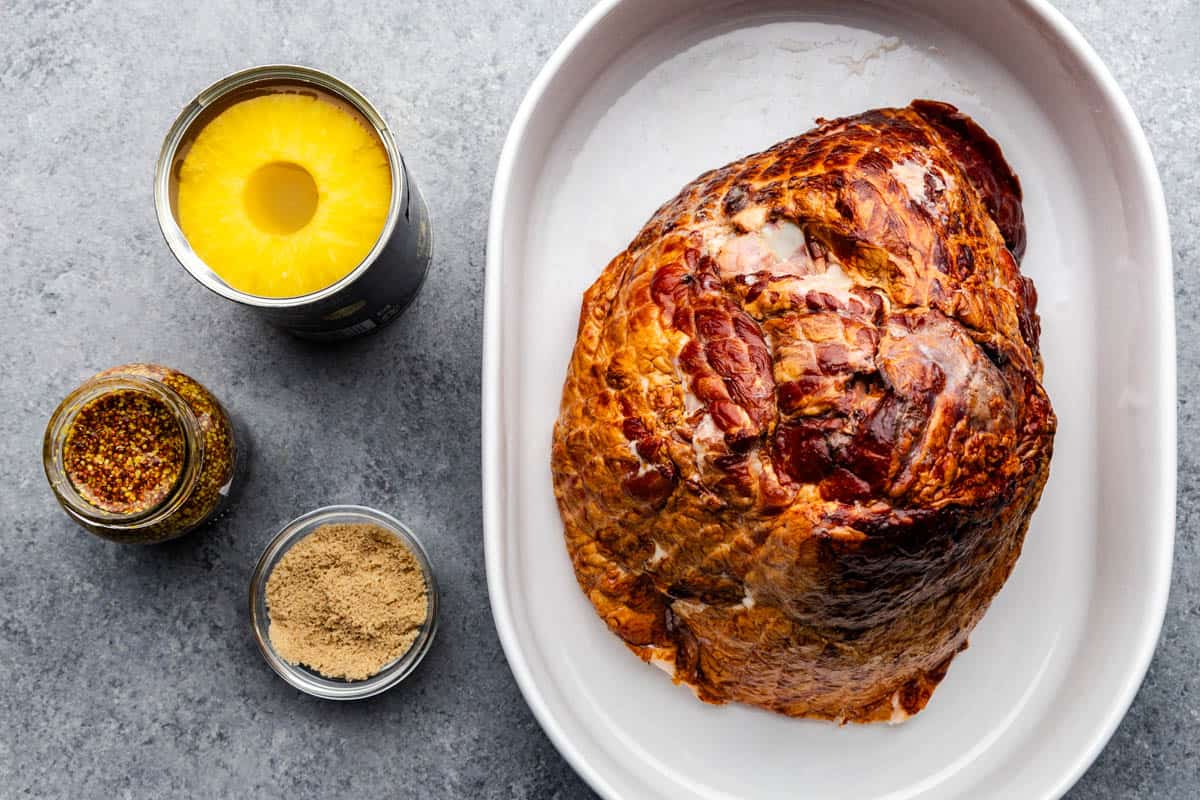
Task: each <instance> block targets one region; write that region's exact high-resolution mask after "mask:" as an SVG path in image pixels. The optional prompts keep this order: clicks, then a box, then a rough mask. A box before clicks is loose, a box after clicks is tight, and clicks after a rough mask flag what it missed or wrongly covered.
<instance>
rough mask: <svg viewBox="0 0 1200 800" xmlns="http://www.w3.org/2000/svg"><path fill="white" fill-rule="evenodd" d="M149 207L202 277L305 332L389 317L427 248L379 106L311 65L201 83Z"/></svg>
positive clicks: (405, 300) (406, 296) (412, 284)
mask: <svg viewBox="0 0 1200 800" xmlns="http://www.w3.org/2000/svg"><path fill="white" fill-rule="evenodd" d="M155 205H156V207H157V209H158V217H159V225H160V227H161V228H162V230H163V235H164V237H165V238H166V240H167V243H168V245H169V246H170V247H171V250H172V251H173V252H174V253H175V256H176V258H178V259H179V261H180V262H181V263H182V264H183V266H184V267H185V268H186V269H187V270H188V272H189V273H191V275H192V276H193V277H194V278H196V279H197V280H198V281H200V282H201V283H203V284H204V285H205V286H207V287H208V288H209V289H211V290H213V291H214V292H217V293H218V294H221V295H223V296H225V297H227V298H229V299H231V300H235V301H237V302H239V303H242V304H245V305H249V306H253V307H255V308H257V309H258V310H259V311H260V312H262V313H263V314H264V315H265V316H267V317H268V319H270V321H272V322H274V323H276V324H278V325H280V326H282V327H284V328H287V329H289V330H291V331H293V332H295V333H298V334H300V335H302V336H306V337H308V338H314V339H340V338H346V337H349V336H356V335H359V334H361V333H367V332H369V331H372V330H375V329H376V328H378V327H380V326H382V325H384V324H386V323H387V322H389V321H390V320H392V319H394V318H395V317H397V316H398V315H399V314H400V312H401V311H403V309H404V308H405V307H406V306H407V305H408V304H409V303H410V302H411V301H412V299H413V298H414V297H415V295H416V293H417V291H418V289H419V288H420V285H421V283H422V280H423V278H424V275H425V272H426V270H427V268H428V264H429V261H430V258H431V248H432V245H431V232H430V227H429V220H428V212H427V211H426V208H425V204H424V201H423V200H422V198H421V195H420V193H419V192H418V191H417V188H416V186H415V185H414V184H413V183H412V179H411V176H410V175H409V174H408V172H407V169H406V168H405V165H404V161H403V159H402V158H401V157H400V154H399V151H398V150H397V149H396V145H395V142H394V140H393V139H392V136H391V133H390V131H389V130H388V128H387V125H386V124H385V123H384V121H383V119H382V117H381V116H380V115H379V112H378V111H376V110H375V108H374V107H373V106H371V105H370V103H368V102H367V101H366V99H365V98H363V97H362V95H360V94H359V93H358V92H357V91H355V90H354V89H353V88H351V87H350V86H349V85H347V84H345V83H343V82H342V81H340V80H338V79H336V78H334V77H332V76H330V75H327V74H325V73H322V72H319V71H317V70H313V69H310V68H307V67H295V66H269V67H255V68H252V69H249V70H244V71H242V72H239V73H235V74H233V75H230V76H228V77H227V78H224V79H222V80H221V81H218V82H217V83H215V84H213V85H212V86H210V87H209V88H208V89H206V90H205V91H204V92H202V93H201V94H200V95H199V96H198V97H197V98H196V100H194V101H193V102H192V104H190V105H189V106H188V107H187V108H185V109H184V111H183V113H182V114H181V115H180V117H179V119H177V120H176V122H175V125H174V126H173V127H172V129H171V131H170V132H169V133H168V135H167V139H166V142H165V143H164V145H163V152H162V154H161V155H160V157H159V164H158V170H157V172H156V175H155Z"/></svg>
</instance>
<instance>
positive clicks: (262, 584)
mask: <svg viewBox="0 0 1200 800" xmlns="http://www.w3.org/2000/svg"><path fill="white" fill-rule="evenodd" d="M332 523H351V524H355V523H357V524H364V523H365V524H368V525H378V526H379V527H381V528H384V529H386V530H388V531H391V532H392V533H393V534H395V535H396V537H397V538H399V539H400V541H402V542H404V544H405V545H407V546H408V548H409V550H411V551H412V554H413V557H414V558H416V560H417V563H418V564H419V565H420V566H421V572H422V573H423V574H424V576H425V589H426V593H427V596H428V598H429V610H428V612H427V613H426V615H425V622H424V624H423V625H421V630H420V631H419V632H418V633H417V638H416V640H415V641H414V642H413V643H412V647H410V648H408V650H407V651H405V653H404V654H403V655H402V656H400V657H399V658H397V659H396V660H395V661H392V662H391V663H389V664H386V665H385V666H384V667H383V669H381V670H380V671H379V672H377V673H375V674H374V675H372V676H371V677H369V678H366V679H365V680H361V681H345V680H338V679H333V678H326V677H325V676H324V675H321V674H320V673H318V672H315V671H314V670H310V669H308V668H307V667H305V666H303V665H300V664H290V663H288V662H287V661H285V660H284V659H283V657H282V656H280V655H279V654H278V653H277V652H275V648H274V647H273V646H272V645H271V637H270V634H269V628H270V623H271V620H270V616H269V614H268V612H267V579H268V578H270V576H271V572H272V571H273V570H274V569H275V565H276V564H278V563H279V559H281V558H283V554H284V553H286V552H287V551H288V550H289V549H290V548H291V546H292V545H294V544H296V543H297V542H299V541H300V540H301V539H303V538H304V537H305V536H307V535H308V534H310V533H312V532H313V530H315V529H316V528H318V527H319V526H321V525H329V524H332ZM437 620H438V589H437V581H436V580H435V579H434V577H433V568H432V567H431V566H430V564H429V556H428V554H426V552H425V548H423V547H422V546H421V543H420V542H419V541H418V540H417V537H416V536H415V535H413V532H412V531H410V530H409V529H408V528H407V527H405V526H404V524H403V523H402V522H400V521H399V520H398V519H396V518H395V517H392V516H390V515H388V514H385V513H383V512H382V511H377V510H375V509H373V508H367V507H365V506H325V507H324V508H318V509H317V510H316V511H310V512H309V513H307V514H305V515H303V516H300V517H297V518H296V519H294V520H292V521H291V522H289V523H288V524H287V525H285V526H284V527H283V530H281V531H279V533H277V534H275V538H273V539H272V540H271V543H270V544H268V545H267V547H266V549H265V550H264V551H263V554H262V557H260V558H259V559H258V566H256V567H255V568H254V576H253V577H252V578H251V579H250V621H251V625H252V627H253V629H254V638H255V640H257V642H258V649H259V650H261V651H262V654H263V658H265V659H266V660H267V663H268V664H270V665H271V669H273V670H275V672H277V673H278V674H279V677H281V678H283V679H284V680H285V681H287V682H288V683H290V684H291V685H292V686H294V687H296V688H297V689H299V690H300V691H302V692H305V693H307V694H310V695H312V696H313V697H323V698H325V699H327V700H361V699H363V698H365V697H372V696H374V695H377V694H379V693H380V692H384V691H387V690H388V689H390V688H392V687H393V686H395V685H396V684H397V683H399V682H400V681H402V680H404V679H405V678H407V677H408V676H409V675H410V674H411V673H412V671H413V670H414V669H416V668H417V665H418V664H420V663H421V659H423V658H424V657H425V654H426V653H428V652H429V648H430V646H431V645H432V644H433V637H434V634H435V633H437Z"/></svg>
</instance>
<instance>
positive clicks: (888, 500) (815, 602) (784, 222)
mask: <svg viewBox="0 0 1200 800" xmlns="http://www.w3.org/2000/svg"><path fill="white" fill-rule="evenodd" d="M818 122H819V126H818V127H817V128H815V129H814V130H812V131H810V132H808V133H806V134H804V135H802V136H799V137H796V138H794V139H789V140H788V141H785V142H781V143H780V144H777V145H776V146H774V147H772V148H771V149H769V150H767V151H765V152H763V153H759V154H757V155H753V156H750V157H748V158H745V159H742V160H741V161H737V162H735V163H733V164H729V165H728V166H725V167H722V168H721V169H718V170H714V171H712V172H708V173H705V174H704V175H701V176H700V177H699V178H697V179H696V180H695V181H693V182H692V183H690V184H689V185H688V186H686V187H684V189H683V191H682V192H680V193H679V195H678V196H677V197H675V198H674V199H673V200H671V201H670V202H668V203H667V204H666V205H664V206H663V207H662V208H660V209H659V210H658V212H657V213H655V215H654V217H653V218H652V219H651V220H650V221H649V222H648V223H647V224H646V226H645V227H644V228H643V229H642V230H641V232H640V233H638V235H637V237H636V238H634V240H633V242H632V243H631V244H630V245H629V247H628V249H626V250H625V251H624V252H623V253H621V254H619V255H618V256H617V257H616V258H614V259H613V260H612V261H611V262H610V263H609V265H608V266H607V267H606V268H605V269H604V271H603V273H602V274H601V275H600V277H599V279H598V280H597V281H596V282H595V284H594V285H592V287H591V288H590V289H588V291H587V292H586V294H585V295H584V299H583V309H582V312H581V314H580V321H579V333H578V339H577V341H576V345H575V350H574V355H573V357H572V360H571V363H570V367H569V370H568V374H567V379H566V384H565V386H564V388H563V397H562V408H561V414H560V416H559V419H558V422H557V424H556V425H555V428H554V439H553V453H552V470H553V480H554V489H555V494H556V497H557V499H558V505H559V509H560V511H561V514H562V519H563V523H564V525H565V533H566V544H567V549H568V551H569V553H570V556H571V559H572V562H573V565H574V569H575V574H576V576H577V578H578V580H579V585H580V586H581V588H582V589H583V591H584V593H585V594H586V595H587V597H588V599H589V600H590V601H591V602H592V604H593V605H594V606H595V608H596V611H597V612H598V613H599V614H600V616H601V618H602V619H603V620H604V621H605V622H606V623H607V624H608V627H609V628H610V629H611V630H612V631H613V632H614V633H615V634H617V635H618V636H620V637H621V639H623V640H624V642H625V644H626V645H628V646H629V648H630V649H631V650H633V652H634V653H636V654H638V655H639V656H640V657H641V658H642V659H644V660H646V661H649V662H653V663H656V664H657V665H659V666H661V667H663V668H665V669H666V670H667V671H668V672H669V673H671V674H672V675H673V676H674V679H675V680H676V682H683V683H686V684H688V685H690V686H691V687H692V688H693V689H694V691H695V692H696V694H697V695H698V696H699V697H700V698H701V699H702V700H706V701H709V702H715V703H721V702H727V701H736V702H741V703H750V704H753V705H756V706H761V707H763V708H767V709H770V710H772V711H777V712H780V713H783V714H788V715H792V716H801V717H817V718H824V719H832V720H838V721H852V722H872V721H893V722H895V721H900V720H903V719H905V718H907V717H908V716H910V715H912V714H915V713H916V712H918V711H920V710H921V709H922V708H923V707H924V706H925V704H926V702H927V701H928V700H929V697H930V695H931V693H932V692H933V690H934V688H935V687H936V686H937V684H938V682H939V681H941V680H942V678H943V676H945V674H946V670H947V668H948V667H949V666H950V662H951V660H952V659H953V658H954V655H955V654H956V653H958V652H959V651H961V650H962V649H963V648H965V647H966V646H967V637H968V635H969V634H970V632H971V630H972V628H974V627H975V625H976V624H977V623H978V622H979V620H980V618H981V617H982V616H983V614H984V612H985V611H986V609H987V607H988V604H989V603H990V602H991V600H992V598H993V596H994V595H995V594H996V592H997V591H999V589H1000V587H1001V586H1002V585H1003V583H1004V581H1005V579H1006V578H1007V577H1008V575H1009V573H1010V571H1011V570H1012V568H1013V564H1014V563H1015V561H1016V559H1017V556H1018V555H1019V553H1020V551H1021V544H1022V541H1023V540H1024V537H1025V532H1026V530H1027V528H1028V526H1029V519H1030V516H1031V515H1032V514H1033V511H1034V508H1035V506H1036V505H1037V502H1038V498H1039V496H1040V495H1041V491H1042V487H1043V485H1044V484H1045V482H1046V476H1047V473H1048V470H1049V465H1050V454H1051V448H1052V443H1053V438H1054V430H1055V417H1054V412H1053V410H1052V409H1051V406H1050V401H1049V399H1048V398H1047V396H1046V393H1045V391H1044V390H1043V388H1042V385H1041V377H1042V360H1041V356H1040V353H1039V349H1038V336H1039V322H1038V316H1037V313H1036V309H1035V306H1036V303H1037V295H1036V293H1035V291H1034V287H1033V284H1032V282H1031V281H1030V280H1029V279H1028V278H1026V277H1024V276H1023V275H1022V274H1021V272H1020V270H1019V268H1018V265H1017V264H1018V259H1020V258H1021V256H1022V254H1023V252H1024V249H1025V225H1024V218H1023V215H1022V208H1021V189H1020V184H1019V182H1018V181H1017V178H1016V176H1015V175H1014V174H1013V173H1012V171H1011V170H1010V169H1009V167H1008V165H1007V163H1006V162H1005V161H1004V158H1003V156H1002V155H1001V152H1000V148H999V147H998V146H997V145H996V143H995V142H994V141H993V140H992V139H991V138H990V137H989V136H988V135H987V134H986V133H984V131H983V130H982V129H981V128H980V127H979V126H978V125H977V124H975V122H974V121H972V120H971V119H970V118H969V117H967V116H965V115H963V114H961V113H959V112H958V111H957V109H955V108H954V107H953V106H949V105H946V104H944V103H936V102H932V101H925V100H918V101H914V102H913V103H912V104H911V105H910V106H908V107H907V108H888V109H878V110H874V111H868V112H866V113H863V114H859V115H857V116H853V117H847V118H844V119H836V120H828V121H826V120H819V121H818Z"/></svg>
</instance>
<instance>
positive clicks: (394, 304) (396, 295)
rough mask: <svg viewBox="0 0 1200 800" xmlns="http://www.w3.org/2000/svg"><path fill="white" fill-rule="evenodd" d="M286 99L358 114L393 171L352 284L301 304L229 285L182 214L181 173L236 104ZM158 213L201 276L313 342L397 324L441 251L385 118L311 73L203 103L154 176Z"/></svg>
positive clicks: (174, 135)
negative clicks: (197, 144)
mask: <svg viewBox="0 0 1200 800" xmlns="http://www.w3.org/2000/svg"><path fill="white" fill-rule="evenodd" d="M279 92H291V93H300V94H308V95H315V96H318V97H320V98H321V99H323V100H326V101H331V102H334V103H337V104H340V105H342V106H343V107H346V108H347V109H348V110H350V111H352V112H353V113H355V114H356V115H357V116H358V117H359V118H360V119H362V120H363V121H364V122H365V123H366V124H367V125H368V126H369V127H370V128H371V129H372V131H373V132H374V133H375V135H376V136H378V138H379V141H380V143H381V144H382V145H383V149H384V151H385V152H386V153H387V158H388V163H389V165H390V167H391V179H392V194H391V201H390V205H389V206H388V211H387V217H386V220H385V222H384V226H383V230H382V232H381V233H380V234H379V238H378V240H377V241H376V242H375V245H374V247H373V248H372V249H371V250H370V252H369V253H367V255H366V257H365V258H363V260H362V261H361V262H360V263H359V264H358V266H357V267H355V268H354V269H353V270H351V271H350V272H349V274H347V275H345V276H344V277H343V278H341V279H339V280H338V281H336V282H335V283H333V284H331V285H329V286H326V287H324V288H322V289H319V290H317V291H314V292H311V293H309V294H304V295H300V296H297V297H263V296H259V295H253V294H247V293H246V292H242V291H239V290H238V289H235V288H233V287H232V286H230V285H229V284H228V283H226V282H225V281H224V280H223V279H222V278H221V277H220V276H219V275H218V274H217V273H216V272H214V271H213V270H212V269H211V268H210V267H209V266H208V265H207V264H205V263H204V261H203V260H202V259H201V258H200V257H199V256H198V255H197V254H196V253H195V251H194V250H193V249H192V247H191V246H190V245H189V244H188V240H187V237H186V236H185V235H184V233H183V230H182V228H181V227H180V224H179V216H178V194H179V175H180V169H181V167H182V165H183V160H184V158H185V157H186V155H187V152H188V148H189V147H190V146H191V144H192V142H193V141H194V140H195V137H196V135H197V134H198V133H199V132H200V131H201V130H202V129H203V128H204V126H205V125H207V124H208V123H209V122H210V121H211V120H212V119H214V118H215V117H216V116H217V115H218V114H220V113H221V112H222V111H224V110H225V109H227V108H229V106H231V105H233V104H234V103H237V102H239V101H242V100H246V99H249V98H252V97H256V96H259V95H263V94H274V93H279ZM154 206H155V209H156V210H157V212H158V224H159V227H160V228H161V229H162V232H163V236H164V238H166V240H167V245H168V246H169V247H170V248H171V252H172V253H174V254H175V257H176V258H177V259H178V260H179V263H180V264H182V265H183V267H184V269H186V270H187V271H188V272H189V273H190V274H191V276H192V277H193V278H195V279H196V280H197V281H199V282H200V283H202V284H203V285H204V286H206V287H207V288H209V289H210V290H212V291H214V292H216V293H217V294H219V295H221V296H222V297H225V298H228V299H230V300H233V301H234V302H237V303H241V304H242V305H246V306H250V307H251V308H254V309H255V310H256V311H257V312H258V313H260V314H261V315H262V316H263V317H265V318H266V319H267V320H268V321H269V322H271V323H273V324H274V325H277V326H279V327H281V328H284V329H286V330H288V331H291V332H292V333H294V334H296V335H298V336H301V337H304V338H307V339H317V340H337V339H347V338H350V337H352V336H358V335H361V334H365V333H370V332H372V331H374V330H377V329H378V328H380V327H382V326H383V325H386V324H387V323H388V322H391V321H392V320H394V319H395V318H396V317H398V316H399V315H400V313H401V312H402V311H403V310H404V309H405V308H406V307H407V306H408V305H409V303H411V302H412V301H413V299H414V298H415V297H416V295H417V292H418V291H419V290H420V288H421V284H422V282H423V281H424V279H425V273H426V272H427V271H428V268H429V262H430V259H431V257H432V252H433V241H432V230H431V228H430V224H429V212H428V210H427V209H426V206H425V201H424V200H423V199H422V197H421V193H420V192H419V191H418V190H417V187H416V184H414V183H413V181H412V178H411V176H410V175H409V174H408V170H407V168H406V167H405V165H404V159H403V157H402V156H401V155H400V151H399V149H397V147H396V141H395V139H394V137H393V136H392V132H391V130H389V129H388V126H387V123H386V122H384V120H383V117H382V116H380V114H379V112H378V111H377V110H376V109H375V107H374V106H372V105H371V104H370V103H369V102H368V101H367V99H366V98H365V97H363V96H362V95H361V94H359V92H358V91H356V90H355V89H354V88H353V87H352V86H350V85H349V84H347V83H345V82H344V81H342V80H339V79H338V78H335V77H333V76H332V75H328V74H326V73H324V72H320V71H319V70H315V69H311V68H309V67H300V66H292V65H270V66H261V67H252V68H250V69H246V70H242V71H241V72H235V73H234V74H232V75H230V76H228V77H225V78H222V79H221V80H219V81H217V82H216V83H214V84H213V85H211V86H209V87H208V88H207V89H205V90H204V91H202V92H201V93H200V94H199V95H197V97H196V99H194V100H193V101H192V102H191V103H189V104H188V105H187V107H186V108H184V110H183V112H182V113H181V114H180V115H179V117H178V118H177V119H176V120H175V124H174V125H172V126H171V130H170V131H169V132H168V133H167V138H166V140H165V141H164V142H163V147H162V152H161V153H160V154H159V157H158V164H157V167H156V168H155V175H154Z"/></svg>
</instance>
